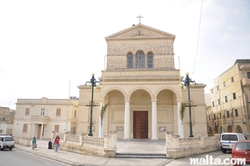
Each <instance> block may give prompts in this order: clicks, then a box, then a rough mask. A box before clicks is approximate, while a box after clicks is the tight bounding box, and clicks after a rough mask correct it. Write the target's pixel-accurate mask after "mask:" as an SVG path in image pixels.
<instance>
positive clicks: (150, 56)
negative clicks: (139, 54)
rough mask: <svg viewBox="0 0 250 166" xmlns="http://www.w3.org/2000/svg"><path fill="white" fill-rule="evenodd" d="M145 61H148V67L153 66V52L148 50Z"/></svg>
mask: <svg viewBox="0 0 250 166" xmlns="http://www.w3.org/2000/svg"><path fill="white" fill-rule="evenodd" d="M147 61H148V66H147V67H148V68H154V56H153V54H152V53H151V52H150V53H148V55H147Z"/></svg>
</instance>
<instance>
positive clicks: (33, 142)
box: [32, 137, 36, 150]
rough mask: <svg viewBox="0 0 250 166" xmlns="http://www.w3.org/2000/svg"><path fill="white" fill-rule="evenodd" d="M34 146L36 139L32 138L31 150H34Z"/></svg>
mask: <svg viewBox="0 0 250 166" xmlns="http://www.w3.org/2000/svg"><path fill="white" fill-rule="evenodd" d="M35 146H36V137H33V139H32V150H34V148H35Z"/></svg>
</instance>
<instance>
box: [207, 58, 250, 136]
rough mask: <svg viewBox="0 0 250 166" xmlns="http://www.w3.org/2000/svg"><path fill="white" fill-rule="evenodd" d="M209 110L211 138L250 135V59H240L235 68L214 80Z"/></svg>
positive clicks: (208, 119) (208, 118)
mask: <svg viewBox="0 0 250 166" xmlns="http://www.w3.org/2000/svg"><path fill="white" fill-rule="evenodd" d="M210 100H211V107H210V108H208V109H207V121H208V132H209V134H210V135H212V134H217V133H222V132H223V131H224V132H239V133H244V134H247V135H249V132H250V128H249V118H250V59H237V60H236V61H235V63H234V65H233V66H232V67H230V68H229V69H227V70H226V71H225V72H223V73H222V74H220V75H219V76H218V77H217V78H215V79H214V87H213V88H212V89H211V90H210Z"/></svg>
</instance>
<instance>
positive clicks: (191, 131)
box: [183, 73, 195, 137]
mask: <svg viewBox="0 0 250 166" xmlns="http://www.w3.org/2000/svg"><path fill="white" fill-rule="evenodd" d="M183 82H184V86H185V87H187V89H188V108H189V128H190V134H189V137H194V136H193V129H192V113H191V107H192V106H191V101H190V85H192V84H193V82H195V81H192V80H191V79H190V78H189V73H186V78H185V79H184V80H183Z"/></svg>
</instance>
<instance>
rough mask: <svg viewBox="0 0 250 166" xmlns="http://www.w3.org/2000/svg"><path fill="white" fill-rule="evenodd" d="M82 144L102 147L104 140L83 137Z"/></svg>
mask: <svg viewBox="0 0 250 166" xmlns="http://www.w3.org/2000/svg"><path fill="white" fill-rule="evenodd" d="M82 143H83V144H85V145H86V144H88V145H91V146H98V147H104V138H98V137H84V138H83V139H82Z"/></svg>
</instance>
